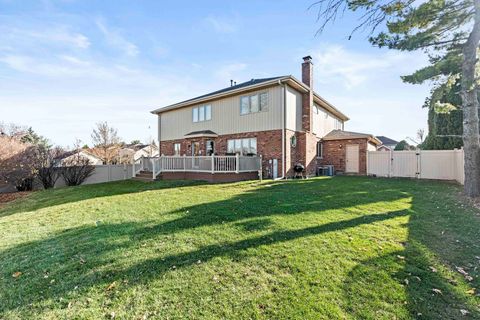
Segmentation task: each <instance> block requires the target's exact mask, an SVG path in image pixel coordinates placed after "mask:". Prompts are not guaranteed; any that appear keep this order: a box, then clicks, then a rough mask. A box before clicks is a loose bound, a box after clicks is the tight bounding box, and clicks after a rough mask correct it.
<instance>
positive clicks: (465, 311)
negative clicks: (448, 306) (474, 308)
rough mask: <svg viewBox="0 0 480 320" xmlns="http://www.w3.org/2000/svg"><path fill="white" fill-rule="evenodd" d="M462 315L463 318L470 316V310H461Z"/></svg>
mask: <svg viewBox="0 0 480 320" xmlns="http://www.w3.org/2000/svg"><path fill="white" fill-rule="evenodd" d="M460 313H461V314H462V316H466V315H468V314H469V313H470V312H469V311H468V310H465V309H460Z"/></svg>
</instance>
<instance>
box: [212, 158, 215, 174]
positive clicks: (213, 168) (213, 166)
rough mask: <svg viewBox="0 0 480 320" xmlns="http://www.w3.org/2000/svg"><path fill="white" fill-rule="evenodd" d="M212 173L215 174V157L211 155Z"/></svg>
mask: <svg viewBox="0 0 480 320" xmlns="http://www.w3.org/2000/svg"><path fill="white" fill-rule="evenodd" d="M214 173H215V156H214V154H213V153H212V174H214Z"/></svg>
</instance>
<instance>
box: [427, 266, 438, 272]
mask: <svg viewBox="0 0 480 320" xmlns="http://www.w3.org/2000/svg"><path fill="white" fill-rule="evenodd" d="M428 268H429V269H430V271H432V272H437V269H436V268H435V267H431V266H430V267H428Z"/></svg>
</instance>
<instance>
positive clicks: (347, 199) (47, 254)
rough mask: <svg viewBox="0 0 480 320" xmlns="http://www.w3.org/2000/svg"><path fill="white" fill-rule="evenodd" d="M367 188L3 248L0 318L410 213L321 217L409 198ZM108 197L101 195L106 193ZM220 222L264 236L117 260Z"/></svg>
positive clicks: (73, 232) (319, 185) (333, 185)
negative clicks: (286, 222) (279, 224)
mask: <svg viewBox="0 0 480 320" xmlns="http://www.w3.org/2000/svg"><path fill="white" fill-rule="evenodd" d="M349 181H352V180H349ZM363 182H365V183H366V184H364V183H363ZM369 183H370V182H369V181H368V180H366V179H365V180H359V181H357V184H351V185H346V184H344V183H342V181H341V180H340V181H337V182H334V181H333V180H332V179H313V180H306V181H301V182H286V183H267V184H263V185H260V186H259V187H257V188H255V189H252V190H250V191H248V192H244V193H241V194H239V195H237V196H234V197H232V198H228V199H225V200H220V201H214V202H208V203H203V204H198V205H194V206H189V207H184V208H182V209H181V210H178V211H175V213H177V214H183V215H182V216H181V217H180V218H176V219H174V220H172V221H168V222H164V223H156V222H155V221H145V222H142V223H133V222H132V223H120V224H101V225H99V226H97V227H95V226H86V227H82V228H75V229H69V230H65V231H64V232H61V233H58V234H55V235H53V236H51V237H49V238H47V239H42V240H38V241H33V242H30V243H25V244H21V245H18V246H15V247H12V248H9V249H6V250H4V251H3V252H0V270H1V271H0V272H1V273H0V274H1V276H2V279H1V283H0V315H1V314H2V313H5V312H7V311H8V310H12V309H15V308H18V307H20V306H28V305H30V304H37V305H42V307H40V306H37V308H40V309H41V310H38V309H37V312H41V311H43V309H44V308H48V303H47V302H45V301H50V300H56V299H59V298H68V296H69V295H72V294H78V293H79V292H84V293H88V292H89V290H91V289H92V288H102V289H100V290H104V288H105V287H106V286H108V284H110V283H112V282H113V281H124V280H127V281H128V283H132V284H136V285H137V284H142V283H148V281H150V280H152V279H155V278H157V277H160V276H161V275H162V274H164V273H165V272H167V271H169V270H171V268H172V267H173V266H176V267H177V268H186V267H188V266H190V265H192V264H193V263H195V262H196V261H198V260H200V259H201V260H202V261H208V260H211V259H213V258H215V257H219V256H232V257H236V258H238V259H242V255H243V253H244V252H245V251H246V250H248V249H250V248H257V247H259V246H268V245H272V244H275V243H280V242H286V241H291V240H294V239H298V238H302V237H309V236H314V235H318V234H322V233H325V232H333V231H338V230H345V229H348V228H354V227H356V226H360V225H364V224H370V223H374V222H377V221H383V220H386V219H391V218H395V217H398V216H404V215H406V214H408V213H407V212H406V211H397V212H390V213H388V212H385V213H378V212H376V211H375V210H374V209H373V211H372V210H371V211H369V212H365V211H362V210H359V211H358V210H357V211H356V212H354V213H352V212H349V213H348V214H346V215H345V216H342V213H343V211H342V212H339V213H338V215H337V216H335V217H333V216H332V217H331V218H330V219H327V220H325V219H323V218H322V215H323V213H324V212H325V211H327V210H335V209H344V210H347V211H348V210H350V209H351V208H355V207H358V206H361V205H366V204H371V203H375V202H380V201H395V200H399V199H405V198H408V194H407V193H405V192H403V191H401V190H397V189H391V188H390V189H389V188H387V187H381V188H376V189H373V190H369V191H368V192H363V191H362V192H361V193H360V194H359V189H363V188H365V187H366V186H368V184H369ZM171 185H172V184H171V183H170V184H168V186H171ZM142 186H143V185H142V184H140V187H142ZM154 187H155V186H154V185H149V184H146V185H145V187H144V188H145V189H142V188H140V190H149V189H148V188H154ZM132 189H134V190H136V192H139V191H140V190H139V187H138V185H134V186H130V185H129V184H128V186H126V190H124V191H125V193H128V191H130V192H131V191H132ZM105 192H106V193H102V194H103V195H102V196H106V194H108V192H107V191H105ZM116 192H118V191H116ZM77 201H79V200H78V199H77ZM306 212H307V213H310V214H314V215H315V216H317V215H318V221H319V222H318V224H316V225H313V226H312V225H311V222H310V223H309V225H308V226H307V227H299V229H293V230H291V229H287V230H278V229H272V222H271V221H270V219H269V217H272V216H273V215H293V214H300V213H306ZM159 214H163V215H168V214H169V213H165V212H159ZM352 215H353V216H354V218H352ZM225 222H233V223H234V226H236V227H240V228H243V229H244V230H243V232H244V233H245V234H244V235H246V236H248V235H250V234H249V232H262V234H261V235H258V236H257V234H255V233H253V235H255V236H254V237H251V236H250V237H248V238H246V239H245V238H243V239H242V238H241V237H236V238H237V239H239V238H240V239H241V240H238V241H231V242H214V243H211V242H210V243H206V244H202V246H201V247H200V248H198V249H195V250H192V251H189V252H185V253H177V252H175V251H174V253H171V254H170V253H168V252H167V253H165V252H164V251H163V253H162V251H161V250H160V251H156V252H155V253H153V254H152V253H150V254H149V256H151V257H150V258H148V259H144V260H142V261H140V262H138V263H134V264H133V265H132V261H131V260H129V259H128V257H127V258H125V259H122V256H123V255H124V254H127V255H128V254H130V255H133V256H134V255H135V253H136V252H137V251H141V250H144V249H143V247H142V246H143V244H144V243H145V242H149V243H161V242H162V241H171V237H172V236H173V235H175V234H176V233H178V232H183V231H188V232H192V231H194V230H195V229H196V228H199V227H204V226H214V225H218V226H219V228H220V229H218V232H220V231H221V230H222V225H223V224H224V223H225ZM270 231H271V232H270ZM214 232H217V231H216V230H215V231H214ZM192 236H195V233H193V234H192ZM150 249H151V248H150ZM119 255H120V256H119ZM17 271H21V272H22V275H21V276H20V277H18V278H17V279H14V278H13V277H12V274H14V273H15V272H17ZM52 280H54V282H51V281H52ZM75 287H78V289H75ZM42 302H45V304H42Z"/></svg>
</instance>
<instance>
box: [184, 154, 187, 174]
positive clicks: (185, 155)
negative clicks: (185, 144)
mask: <svg viewBox="0 0 480 320" xmlns="http://www.w3.org/2000/svg"><path fill="white" fill-rule="evenodd" d="M186 160H187V154H185V153H184V154H183V171H187V165H186V162H187V161H186Z"/></svg>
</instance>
